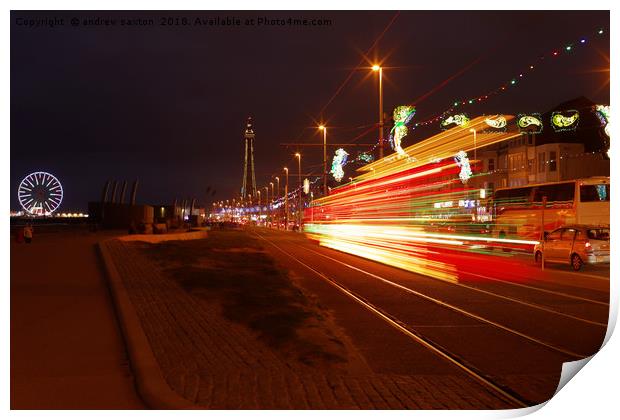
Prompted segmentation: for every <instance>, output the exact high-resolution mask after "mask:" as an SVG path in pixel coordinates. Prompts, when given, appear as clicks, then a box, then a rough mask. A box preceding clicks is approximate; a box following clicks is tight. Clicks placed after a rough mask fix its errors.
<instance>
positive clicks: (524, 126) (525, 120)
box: [517, 113, 543, 134]
mask: <svg viewBox="0 0 620 420" xmlns="http://www.w3.org/2000/svg"><path fill="white" fill-rule="evenodd" d="M542 121H543V120H542V117H541V115H540V114H538V113H533V114H519V115H517V127H518V128H519V131H520V132H521V133H533V134H540V133H542V131H543V122H542Z"/></svg>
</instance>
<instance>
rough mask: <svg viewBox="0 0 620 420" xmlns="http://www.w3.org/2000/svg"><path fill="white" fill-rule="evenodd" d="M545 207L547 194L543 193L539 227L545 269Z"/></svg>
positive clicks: (543, 267)
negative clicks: (540, 225) (540, 224)
mask: <svg viewBox="0 0 620 420" xmlns="http://www.w3.org/2000/svg"><path fill="white" fill-rule="evenodd" d="M545 207H547V196H546V195H545V196H544V197H543V199H542V212H541V219H542V220H541V222H542V227H541V229H540V242H541V243H542V261H541V263H542V265H541V267H542V269H543V270H544V269H545V254H546V252H545Z"/></svg>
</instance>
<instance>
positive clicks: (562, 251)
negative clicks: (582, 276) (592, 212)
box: [534, 225, 610, 271]
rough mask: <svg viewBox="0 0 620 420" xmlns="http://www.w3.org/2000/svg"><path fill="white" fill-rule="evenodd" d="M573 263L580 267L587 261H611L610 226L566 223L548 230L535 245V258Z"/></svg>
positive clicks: (587, 262)
mask: <svg viewBox="0 0 620 420" xmlns="http://www.w3.org/2000/svg"><path fill="white" fill-rule="evenodd" d="M543 253H544V256H545V262H553V263H563V264H570V265H571V266H572V267H573V270H575V271H579V270H580V269H581V267H582V266H583V265H584V264H609V261H610V254H609V228H608V227H605V226H591V225H567V226H562V227H561V228H559V229H556V230H554V231H552V232H551V233H545V239H544V241H542V242H540V243H539V244H538V245H536V246H535V247H534V259H535V260H536V262H537V263H541V262H542V257H543Z"/></svg>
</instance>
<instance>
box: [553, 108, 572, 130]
mask: <svg viewBox="0 0 620 420" xmlns="http://www.w3.org/2000/svg"><path fill="white" fill-rule="evenodd" d="M578 124H579V111H575V110H570V111H558V112H554V113H553V114H552V115H551V125H552V126H553V129H554V130H555V131H569V130H575V129H576V128H577V125H578Z"/></svg>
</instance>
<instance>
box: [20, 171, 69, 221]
mask: <svg viewBox="0 0 620 420" xmlns="http://www.w3.org/2000/svg"><path fill="white" fill-rule="evenodd" d="M62 194H63V193H62V185H61V184H60V181H58V178H56V177H55V176H54V175H52V174H50V173H47V172H33V173H31V174H29V175H27V176H26V177H25V178H24V179H22V182H20V183H19V188H18V190H17V197H18V199H19V204H21V206H22V208H23V209H24V210H25V211H26V212H27V213H30V214H33V215H37V216H46V215H50V214H51V213H53V212H54V210H56V209H57V208H58V206H60V203H61V202H62Z"/></svg>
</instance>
